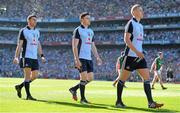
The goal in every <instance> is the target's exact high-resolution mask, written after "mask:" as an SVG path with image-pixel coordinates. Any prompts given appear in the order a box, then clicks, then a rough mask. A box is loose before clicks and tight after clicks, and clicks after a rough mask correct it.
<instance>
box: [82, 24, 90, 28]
mask: <svg viewBox="0 0 180 113" xmlns="http://www.w3.org/2000/svg"><path fill="white" fill-rule="evenodd" d="M81 27H82V28H83V29H85V27H84V26H83V25H82V24H81ZM88 28H89V27H87V29H88Z"/></svg>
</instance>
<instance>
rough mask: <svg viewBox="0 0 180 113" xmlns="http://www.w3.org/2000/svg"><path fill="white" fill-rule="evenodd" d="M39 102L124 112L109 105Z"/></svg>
mask: <svg viewBox="0 0 180 113" xmlns="http://www.w3.org/2000/svg"><path fill="white" fill-rule="evenodd" d="M36 101H39V102H45V103H48V104H58V105H66V106H72V107H80V108H93V109H106V110H117V111H123V110H122V109H115V108H112V107H110V106H108V105H106V106H103V105H98V104H80V103H78V102H77V103H70V102H59V101H52V100H36Z"/></svg>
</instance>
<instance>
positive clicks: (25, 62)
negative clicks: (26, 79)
mask: <svg viewBox="0 0 180 113" xmlns="http://www.w3.org/2000/svg"><path fill="white" fill-rule="evenodd" d="M19 65H20V68H31V71H34V70H39V63H38V60H37V59H31V58H21V59H20V63H19Z"/></svg>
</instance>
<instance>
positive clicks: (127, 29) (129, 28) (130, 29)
mask: <svg viewBox="0 0 180 113" xmlns="http://www.w3.org/2000/svg"><path fill="white" fill-rule="evenodd" d="M132 32H133V25H132V22H131V21H129V22H128V23H127V24H126V26H125V33H131V34H132Z"/></svg>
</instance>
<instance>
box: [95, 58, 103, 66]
mask: <svg viewBox="0 0 180 113" xmlns="http://www.w3.org/2000/svg"><path fill="white" fill-rule="evenodd" d="M96 60H97V64H98V65H102V60H101V58H99V57H97V58H96Z"/></svg>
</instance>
